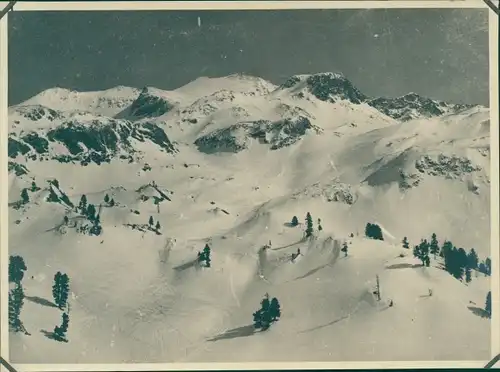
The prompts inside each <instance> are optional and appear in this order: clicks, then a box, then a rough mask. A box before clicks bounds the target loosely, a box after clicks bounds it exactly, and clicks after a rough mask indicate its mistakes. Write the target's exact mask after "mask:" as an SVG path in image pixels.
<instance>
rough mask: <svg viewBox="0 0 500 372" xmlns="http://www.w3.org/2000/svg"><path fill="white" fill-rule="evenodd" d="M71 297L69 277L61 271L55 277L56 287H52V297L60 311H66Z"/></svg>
mask: <svg viewBox="0 0 500 372" xmlns="http://www.w3.org/2000/svg"><path fill="white" fill-rule="evenodd" d="M68 295H69V277H68V275H67V274H62V273H61V272H60V271H58V272H57V273H56V275H55V276H54V285H53V286H52V296H53V297H54V303H55V304H56V305H57V307H58V308H59V309H61V310H62V309H64V307H65V306H66V304H67V301H68Z"/></svg>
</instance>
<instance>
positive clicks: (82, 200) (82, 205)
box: [78, 195, 87, 215]
mask: <svg viewBox="0 0 500 372" xmlns="http://www.w3.org/2000/svg"><path fill="white" fill-rule="evenodd" d="M78 208H80V211H81V212H82V214H84V215H86V214H87V196H85V195H82V197H81V198H80V203H79V204H78Z"/></svg>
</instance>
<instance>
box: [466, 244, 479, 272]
mask: <svg viewBox="0 0 500 372" xmlns="http://www.w3.org/2000/svg"><path fill="white" fill-rule="evenodd" d="M467 261H468V263H469V267H470V268H471V269H473V270H476V269H477V267H478V264H479V258H478V256H477V253H476V251H475V249H474V248H472V249H471V250H470V252H469V254H467Z"/></svg>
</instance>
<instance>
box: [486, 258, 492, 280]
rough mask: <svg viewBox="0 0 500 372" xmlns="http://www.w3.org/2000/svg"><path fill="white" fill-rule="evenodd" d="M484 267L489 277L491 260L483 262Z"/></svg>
mask: <svg viewBox="0 0 500 372" xmlns="http://www.w3.org/2000/svg"><path fill="white" fill-rule="evenodd" d="M484 266H485V268H486V275H489V276H491V258H489V257H488V258H486V260H484Z"/></svg>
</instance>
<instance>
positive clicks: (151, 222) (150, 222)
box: [149, 216, 155, 226]
mask: <svg viewBox="0 0 500 372" xmlns="http://www.w3.org/2000/svg"><path fill="white" fill-rule="evenodd" d="M154 223H155V221H154V220H153V216H149V226H153V224H154Z"/></svg>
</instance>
